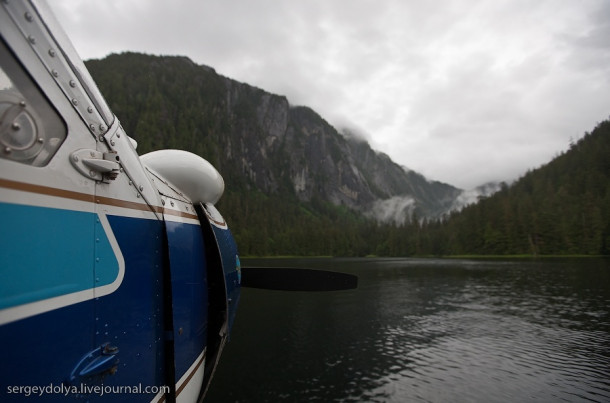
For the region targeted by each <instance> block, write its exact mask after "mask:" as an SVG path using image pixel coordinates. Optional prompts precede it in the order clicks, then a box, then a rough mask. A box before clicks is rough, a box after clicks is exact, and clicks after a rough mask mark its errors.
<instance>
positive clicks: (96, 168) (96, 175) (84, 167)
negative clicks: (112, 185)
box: [70, 148, 121, 181]
mask: <svg viewBox="0 0 610 403" xmlns="http://www.w3.org/2000/svg"><path fill="white" fill-rule="evenodd" d="M70 162H71V163H72V165H73V166H74V168H76V170H77V171H78V172H80V173H81V174H82V175H83V176H85V177H87V178H89V179H93V180H96V181H102V180H104V179H109V180H114V179H116V177H117V176H118V175H119V172H120V169H121V165H120V164H119V155H118V154H117V153H116V151H108V152H105V153H103V152H101V151H97V150H91V149H85V148H81V149H80V150H76V151H74V152H73V153H72V154H70Z"/></svg>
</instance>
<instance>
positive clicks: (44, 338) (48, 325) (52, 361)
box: [0, 300, 94, 402]
mask: <svg viewBox="0 0 610 403" xmlns="http://www.w3.org/2000/svg"><path fill="white" fill-rule="evenodd" d="M93 334H94V301H93V300H89V301H85V302H81V303H79V304H75V305H70V306H68V307H65V308H62V309H58V310H55V311H50V312H47V313H44V314H40V315H37V316H32V317H29V318H26V319H23V320H20V321H17V322H12V323H9V324H7V325H4V326H0V340H1V341H2V345H3V346H5V347H6V348H4V349H3V352H2V360H0V401H2V402H23V401H26V400H36V401H45V402H47V401H48V402H52V401H66V397H65V396H63V395H61V394H59V395H57V394H45V395H43V396H42V397H38V396H36V397H33V396H30V397H29V398H28V397H26V396H24V395H23V394H15V393H8V387H14V386H33V385H37V386H48V385H51V384H53V385H56V386H59V385H61V383H62V382H64V381H65V380H66V379H67V378H68V376H69V375H70V372H71V371H72V369H73V368H74V366H75V365H76V363H77V362H78V361H79V360H80V358H81V357H82V354H83V353H84V352H86V351H90V350H92V349H93V348H94V345H93Z"/></svg>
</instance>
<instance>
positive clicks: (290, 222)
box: [87, 53, 610, 256]
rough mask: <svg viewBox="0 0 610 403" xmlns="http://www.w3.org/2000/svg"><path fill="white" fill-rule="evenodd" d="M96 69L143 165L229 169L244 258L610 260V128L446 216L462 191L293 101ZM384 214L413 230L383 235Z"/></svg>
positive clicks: (185, 66) (190, 76) (187, 68)
mask: <svg viewBox="0 0 610 403" xmlns="http://www.w3.org/2000/svg"><path fill="white" fill-rule="evenodd" d="M87 67H88V68H89V69H90V71H91V74H92V76H93V77H94V79H95V80H96V82H97V83H98V85H99V87H100V90H101V91H102V93H103V94H104V96H105V97H106V99H107V100H108V103H109V104H110V106H111V108H112V109H113V111H114V112H115V113H116V115H117V116H118V117H119V119H120V120H121V122H122V124H123V126H124V128H125V130H126V131H127V133H128V134H129V135H130V136H132V137H134V138H135V139H136V140H137V141H138V143H139V146H138V152H139V153H140V154H143V153H146V152H148V151H152V150H157V149H163V148H179V149H185V150H189V151H192V152H194V153H197V154H199V155H201V156H203V157H204V158H206V159H208V160H209V161H210V162H211V163H212V164H214V165H215V166H216V167H217V168H218V170H219V171H220V172H221V173H222V175H223V177H224V179H225V182H226V185H227V186H226V189H227V190H226V192H225V195H224V196H223V198H222V199H221V201H220V204H219V209H220V210H221V211H222V212H223V214H224V215H225V216H226V218H227V220H228V222H229V224H230V225H231V227H232V230H233V232H234V234H235V238H236V240H237V242H238V246H239V248H240V252H241V253H242V254H244V255H277V254H294V255H344V256H345V255H349V256H352V255H358V256H361V255H367V254H377V255H389V256H409V255H448V254H536V255H538V254H610V211H609V208H610V207H609V206H610V191H609V187H610V186H609V185H610V123H609V122H608V121H605V122H602V123H601V124H599V126H598V127H596V128H595V130H593V132H592V133H587V134H586V135H585V136H584V137H583V138H582V139H581V140H580V141H578V142H577V143H576V144H574V145H573V146H572V147H571V149H570V150H569V151H567V152H565V153H564V154H562V155H560V156H558V157H557V158H555V159H554V160H553V161H551V162H550V163H548V164H547V165H545V166H543V167H540V168H538V169H535V170H533V171H530V172H528V173H527V174H525V175H524V176H523V177H522V178H521V179H519V180H518V181H517V182H515V183H514V184H513V185H511V186H506V185H505V186H503V188H502V190H501V191H500V192H498V193H496V194H495V195H493V196H491V197H489V198H487V199H484V200H481V201H480V202H479V203H477V204H476V205H471V206H469V207H466V208H464V209H463V210H462V211H461V212H459V213H456V212H454V213H451V214H450V215H446V214H445V213H446V212H447V211H449V210H450V209H451V208H452V207H454V206H455V203H456V200H457V201H459V200H458V196H459V195H460V194H461V190H460V189H456V188H454V187H452V186H450V185H447V184H442V183H438V182H431V181H428V180H426V178H424V177H423V176H421V175H420V174H417V173H415V172H412V171H408V170H405V169H404V168H402V167H400V166H398V165H397V164H395V163H394V162H393V161H391V159H390V158H389V157H388V156H387V155H384V154H380V153H377V152H375V151H374V150H372V149H371V148H370V146H369V145H368V144H367V143H366V142H361V141H356V140H355V139H352V138H349V137H345V136H342V135H341V134H339V133H338V132H337V131H336V130H335V128H333V127H332V126H331V125H330V124H328V123H327V122H326V121H325V120H324V119H323V118H322V117H320V116H319V115H318V114H317V113H316V112H315V111H313V110H311V109H309V108H306V107H292V106H290V105H289V103H288V101H287V99H286V98H285V97H282V96H278V95H274V94H270V93H267V92H265V91H263V90H261V89H258V88H255V87H252V86H249V85H247V84H242V83H239V82H236V81H234V80H231V79H229V78H226V77H223V76H220V75H218V74H217V73H216V72H215V71H214V70H213V69H211V68H209V67H205V66H198V65H196V64H194V63H193V62H192V61H190V60H189V59H187V58H184V57H160V56H150V55H142V54H136V53H124V54H120V55H110V56H108V57H107V58H105V59H102V60H90V61H88V62H87ZM397 201H398V202H397ZM392 208H393V209H398V210H397V211H387V212H386V211H384V209H392ZM371 212H375V213H387V215H388V216H390V217H399V216H401V217H403V218H404V217H406V218H407V219H406V220H398V219H397V220H396V221H394V222H386V223H379V222H377V221H376V220H374V219H372V218H371V217H372V215H370V214H369V215H367V214H366V213H371ZM363 213H365V214H363ZM405 214H406V216H405ZM443 214H445V215H444V218H442V219H439V217H441V216H443ZM409 218H412V219H409Z"/></svg>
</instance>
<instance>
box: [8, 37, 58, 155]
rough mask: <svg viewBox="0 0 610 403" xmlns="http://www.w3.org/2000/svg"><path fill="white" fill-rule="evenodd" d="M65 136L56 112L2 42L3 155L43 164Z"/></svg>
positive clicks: (55, 150)
mask: <svg viewBox="0 0 610 403" xmlns="http://www.w3.org/2000/svg"><path fill="white" fill-rule="evenodd" d="M65 138H66V126H65V124H64V122H63V120H62V119H61V118H60V117H59V115H58V113H57V111H56V110H55V109H54V108H53V107H52V106H51V104H50V103H49V101H48V100H47V99H46V98H45V97H44V95H43V94H42V93H41V92H40V90H39V88H38V87H37V86H36V85H35V84H34V82H33V81H32V79H31V78H30V77H29V75H28V74H27V73H26V72H25V71H24V70H23V67H22V66H21V65H20V64H19V63H18V62H17V61H16V60H15V57H14V55H13V54H12V52H10V51H9V50H8V49H7V47H6V45H5V44H4V43H3V42H2V41H0V158H3V159H9V160H13V161H18V162H21V163H24V164H28V165H33V166H44V165H46V164H47V163H48V162H49V160H50V159H51V158H52V157H53V155H54V154H55V153H56V152H57V150H58V149H59V146H60V145H61V144H62V143H63V141H64V140H65Z"/></svg>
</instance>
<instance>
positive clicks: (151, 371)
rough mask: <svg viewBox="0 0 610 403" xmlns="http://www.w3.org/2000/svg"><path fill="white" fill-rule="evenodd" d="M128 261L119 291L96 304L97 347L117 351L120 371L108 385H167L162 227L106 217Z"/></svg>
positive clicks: (146, 398) (145, 398)
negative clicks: (105, 346) (165, 371)
mask: <svg viewBox="0 0 610 403" xmlns="http://www.w3.org/2000/svg"><path fill="white" fill-rule="evenodd" d="M108 222H109V223H110V226H111V228H112V231H113V233H114V235H115V238H116V239H117V242H118V244H119V246H120V248H121V252H122V254H123V258H124V260H125V277H124V279H123V282H122V284H121V287H119V289H118V290H117V291H115V292H114V293H113V294H111V295H107V296H104V297H102V298H99V299H98V300H97V301H96V312H95V326H96V332H95V344H96V345H102V344H105V343H110V345H112V346H114V347H117V348H118V349H119V353H118V358H119V360H120V362H119V367H118V371H117V372H116V374H115V375H113V376H108V377H106V378H105V379H104V385H106V386H126V385H139V384H141V385H143V386H153V385H161V384H163V383H164V375H163V371H164V350H163V347H164V335H163V315H164V312H163V290H164V286H165V285H164V284H163V264H164V262H165V261H166V259H167V251H166V246H165V235H164V231H165V230H164V226H163V222H161V221H157V220H145V219H138V218H130V217H121V216H108ZM152 397H153V395H152V394H148V395H146V394H144V395H139V394H138V395H133V394H127V395H125V394H123V395H112V396H111V397H108V396H101V397H99V396H89V397H88V398H89V399H90V401H107V400H109V399H111V400H112V401H128V402H130V401H150V400H151V399H152Z"/></svg>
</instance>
